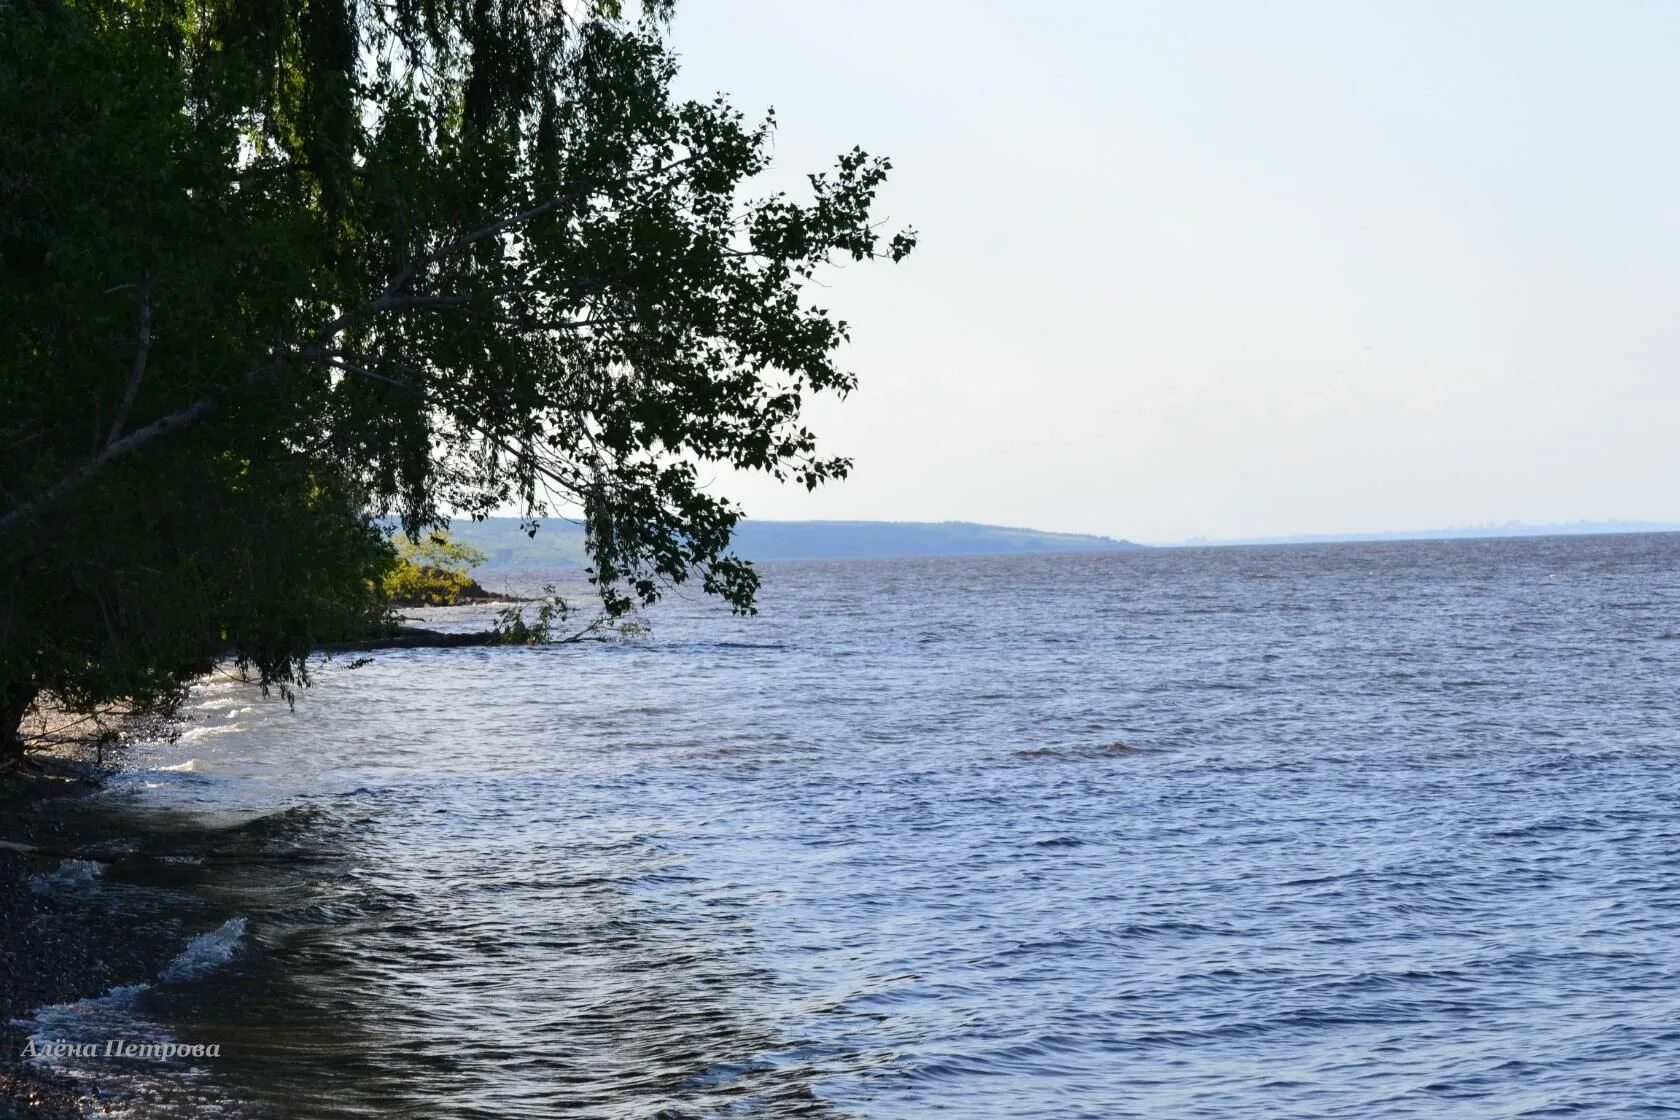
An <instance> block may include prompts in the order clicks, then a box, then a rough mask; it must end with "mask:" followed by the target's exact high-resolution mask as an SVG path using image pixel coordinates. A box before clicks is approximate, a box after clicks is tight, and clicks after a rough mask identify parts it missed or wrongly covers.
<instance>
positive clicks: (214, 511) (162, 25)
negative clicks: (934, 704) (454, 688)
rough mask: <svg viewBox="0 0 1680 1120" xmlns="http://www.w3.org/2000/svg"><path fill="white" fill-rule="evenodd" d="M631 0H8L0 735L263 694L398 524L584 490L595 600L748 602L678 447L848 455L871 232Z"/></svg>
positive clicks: (873, 165) (1, 142)
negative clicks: (205, 688) (813, 292)
mask: <svg viewBox="0 0 1680 1120" xmlns="http://www.w3.org/2000/svg"><path fill="white" fill-rule="evenodd" d="M668 8H669V5H668V4H664V3H654V4H652V5H650V6H649V7H648V8H647V9H646V10H644V12H643V14H642V15H640V16H639V17H637V18H631V17H630V16H627V15H626V14H624V13H623V12H621V11H620V9H619V6H618V5H617V4H616V3H605V2H602V3H596V4H593V5H589V4H568V5H562V4H555V3H547V2H538V0H477V2H475V3H473V4H465V3H460V2H457V0H394V2H392V3H373V2H371V0H125V2H117V0H11V2H10V3H0V740H4V739H5V738H6V737H7V735H8V734H9V727H10V726H15V722H14V721H12V719H11V716H12V714H13V713H14V711H15V709H16V708H17V706H18V704H19V702H22V701H27V698H29V697H32V696H34V695H35V694H36V693H38V692H41V691H50V692H53V693H55V694H56V695H58V696H59V697H61V698H63V699H64V700H65V702H67V703H69V704H71V705H72V706H74V705H94V704H97V703H99V702H101V701H102V700H107V699H112V698H118V697H126V698H132V699H134V700H135V701H137V702H138V703H140V704H142V705H146V704H167V702H168V700H169V699H170V698H171V697H173V696H177V695H179V692H180V689H181V687H182V684H183V682H184V681H186V680H188V679H190V677H191V676H192V675H193V674H195V673H197V672H200V671H202V670H203V669H204V668H206V667H207V666H208V665H209V664H210V663H211V662H212V661H214V660H215V659H216V658H217V657H219V656H222V655H223V654H224V653H227V654H231V655H232V656H234V657H236V658H237V659H239V660H240V662H241V663H242V664H243V665H245V666H246V667H247V668H249V669H251V670H252V671H253V672H254V674H255V675H256V676H257V677H258V679H260V680H261V681H263V682H264V683H265V684H270V683H273V684H278V685H279V686H280V687H282V688H285V687H287V686H288V685H289V684H291V683H293V682H296V681H298V680H300V679H302V672H303V657H304V655H305V654H306V653H307V652H308V650H309V648H310V647H311V645H312V644H313V643H316V642H318V641H321V640H323V639H324V638H326V637H328V636H330V635H333V634H340V633H344V632H345V631H347V630H351V629H354V628H357V627H366V626H368V625H372V624H375V623H377V621H378V617H379V611H380V604H379V603H378V601H377V600H378V595H377V589H378V587H379V586H380V583H381V580H382V577H383V573H384V570H385V569H386V567H388V566H389V564H390V563H391V554H390V548H389V545H388V543H387V542H386V541H385V539H384V537H383V534H382V533H381V532H380V531H379V528H378V524H377V521H376V519H375V518H376V517H377V516H378V515H385V514H395V515H397V516H399V517H400V519H401V521H402V524H403V526H404V528H405V529H406V530H407V531H408V532H409V533H410V534H419V533H422V532H424V531H425V530H427V529H429V528H431V527H434V526H438V525H441V524H443V523H444V521H445V520H446V516H447V515H448V514H450V513H451V512H462V513H466V514H470V515H474V516H482V515H483V514H485V513H487V512H489V511H490V510H492V509H496V508H505V507H507V506H509V505H512V506H516V507H518V508H520V509H521V510H523V511H524V515H525V517H526V519H527V521H528V522H529V524H530V526H531V527H532V529H533V530H534V528H535V525H536V524H537V522H538V521H539V520H540V519H542V518H544V517H546V516H550V515H552V514H553V513H554V512H555V511H557V510H574V509H575V510H580V511H581V514H582V516H583V518H584V521H585V525H586V536H587V546H588V549H589V553H590V557H591V562H592V568H591V575H592V577H593V579H594V580H595V582H596V585H597V588H598V591H599V593H600V596H601V598H602V601H603V607H604V609H605V611H606V612H607V614H608V615H609V616H613V617H616V616H621V615H623V614H625V613H626V612H627V611H629V610H630V609H631V608H632V607H633V606H634V605H635V604H636V603H638V602H641V603H647V602H651V601H652V600H654V599H655V598H657V597H658V596H659V594H660V591H661V588H662V587H663V586H664V585H666V584H668V583H671V582H680V581H683V580H686V579H689V578H695V579H697V580H698V581H699V582H700V584H701V585H702V586H703V587H704V588H705V589H706V590H707V591H710V592H714V593H717V594H720V595H722V596H724V597H725V598H726V599H727V600H728V601H729V602H730V603H731V604H733V605H734V606H735V607H736V609H739V610H750V609H751V607H752V599H753V593H754V590H755V588H756V577H755V576H754V574H753V572H752V569H751V568H750V566H748V565H746V564H744V563H743V562H741V561H740V560H739V559H738V558H737V557H735V556H733V555H732V554H731V553H730V551H729V541H730V535H731V531H732V529H733V528H734V526H735V524H736V521H737V519H738V518H739V510H738V509H737V508H736V507H735V506H734V505H733V504H731V503H729V502H728V501H727V500H726V499H724V498H723V497H720V496H716V495H713V494H710V493H708V492H706V491H705V490H703V489H702V486H701V483H700V479H701V477H702V471H703V470H705V469H707V468H708V467H709V465H714V464H724V465H730V466H733V467H737V468H743V469H749V470H760V471H766V472H769V473H770V474H772V475H774V476H776V477H778V478H785V479H791V480H794V481H797V482H799V483H801V484H803V485H806V486H816V485H818V484H819V483H821V482H823V481H825V480H828V479H831V478H836V477H839V476H842V475H844V474H845V473H846V470H847V467H848V465H849V464H848V463H847V461H846V460H844V459H840V458H833V457H825V456H823V455H822V454H820V453H819V451H818V449H817V443H816V438H815V436H814V435H813V434H812V433H811V432H810V431H809V430H808V429H807V428H806V427H805V426H804V425H803V424H802V423H801V419H800V418H801V414H802V410H803V407H804V404H805V402H806V400H807V399H808V398H809V396H810V395H811V394H813V393H818V392H835V393H840V394H844V393H845V392H846V391H848V390H849V389H850V388H851V387H852V386H853V384H854V380H853V376H852V375H851V374H850V373H849V372H847V371H845V370H844V369H842V368H841V367H840V366H838V365H837V364H836V362H835V351H836V349H837V347H838V346H839V345H840V344H841V343H842V342H843V341H844V340H845V338H846V336H847V326H846V324H845V323H843V322H840V321H837V320H835V319H834V318H833V317H832V316H830V315H829V314H828V313H827V312H825V311H823V310H822V309H820V308H817V307H813V306H811V305H810V304H809V303H808V302H807V300H806V298H805V288H806V285H807V282H808V281H809V280H810V279H811V278H812V277H813V275H814V274H815V272H816V270H817V269H818V268H819V267H821V266H822V265H823V264H824V263H825V262H828V261H831V260H834V259H853V260H863V259H867V258H872V257H876V256H885V257H890V258H892V259H895V260H896V259H898V258H901V257H902V256H903V255H904V254H905V253H907V252H909V250H910V248H911V246H912V244H913V236H912V235H910V234H909V233H899V234H896V235H892V236H890V237H887V236H884V235H882V234H881V233H880V232H879V231H878V229H877V227H876V226H875V224H873V222H872V220H871V217H870V210H871V207H872V205H873V201H874V197H875V194H876V191H877V189H878V188H879V186H880V184H881V183H882V181H883V178H884V176H885V174H886V172H887V168H888V165H887V163H886V161H884V160H878V159H872V158H870V157H868V156H866V155H865V154H864V153H862V152H861V151H854V152H852V153H850V154H848V155H846V156H844V157H842V158H841V160H840V161H839V164H838V166H837V167H836V168H835V169H834V170H833V171H832V172H830V173H828V174H825V175H815V176H812V177H811V178H810V179H809V184H810V189H809V192H808V197H805V198H804V199H802V200H796V199H794V198H791V197H788V196H784V195H780V194H772V195H769V196H766V197H758V198H754V197H751V196H750V195H749V194H748V186H749V183H750V180H751V179H752V178H753V177H754V176H755V175H757V174H758V173H759V172H760V171H762V170H763V169H764V167H765V166H766V163H767V159H768V152H769V146H770V140H771V122H769V121H765V122H762V123H758V124H753V123H749V122H747V121H746V120H744V119H743V118H742V117H741V115H740V114H738V113H736V112H735V111H734V110H732V109H731V108H730V107H729V106H728V105H727V104H725V103H724V102H722V101H721V100H718V101H686V100H681V99H678V98H676V97H674V96H673V94H672V92H671V81H672V78H673V75H674V73H675V62H674V59H673V56H672V54H671V53H670V51H669V49H668V48H667V46H666V45H665V42H664V38H663V34H664V33H663V27H664V25H663V23H662V22H661V19H662V17H664V16H665V15H666V14H668Z"/></svg>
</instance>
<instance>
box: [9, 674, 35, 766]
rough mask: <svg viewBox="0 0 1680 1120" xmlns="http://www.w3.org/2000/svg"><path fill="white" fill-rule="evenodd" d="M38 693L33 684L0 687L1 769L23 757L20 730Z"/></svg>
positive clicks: (14, 684)
mask: <svg viewBox="0 0 1680 1120" xmlns="http://www.w3.org/2000/svg"><path fill="white" fill-rule="evenodd" d="M36 691H37V690H36V688H35V686H34V685H32V684H16V683H13V684H6V685H3V686H0V768H4V767H6V766H7V765H9V764H10V763H13V762H16V761H17V760H18V759H20V758H22V757H23V736H22V734H21V733H20V729H21V728H22V726H23V717H24V716H26V715H28V714H29V706H30V705H31V704H33V703H34V702H35V694H36Z"/></svg>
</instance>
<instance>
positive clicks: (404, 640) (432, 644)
mask: <svg viewBox="0 0 1680 1120" xmlns="http://www.w3.org/2000/svg"><path fill="white" fill-rule="evenodd" d="M497 637H498V635H497V633H496V631H494V630H474V631H473V632H471V633H469V634H445V633H444V632H443V631H441V630H422V629H420V628H419V627H417V626H407V627H404V628H403V629H402V630H400V631H398V632H397V633H395V634H392V635H390V636H388V637H384V638H364V639H362V640H361V641H358V642H326V643H323V644H322V645H318V646H316V647H315V652H316V653H357V652H360V651H362V650H367V649H454V648H456V647H458V646H490V645H495V644H496V640H497Z"/></svg>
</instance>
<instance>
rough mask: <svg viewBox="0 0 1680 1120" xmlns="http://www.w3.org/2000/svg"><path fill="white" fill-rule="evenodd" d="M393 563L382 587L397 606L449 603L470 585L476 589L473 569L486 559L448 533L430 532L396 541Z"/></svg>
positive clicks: (456, 600) (480, 553)
mask: <svg viewBox="0 0 1680 1120" xmlns="http://www.w3.org/2000/svg"><path fill="white" fill-rule="evenodd" d="M396 546H397V555H396V563H395V565H394V566H393V567H392V569H391V570H390V571H389V572H387V573H386V575H385V580H384V582H383V584H382V587H381V589H382V590H383V591H384V592H385V596H386V598H388V599H390V600H391V601H392V602H394V603H396V604H397V605H399V606H449V605H451V604H454V603H457V602H459V601H460V599H461V595H462V593H463V592H465V591H467V590H468V589H469V588H474V589H476V587H477V585H476V584H475V583H474V582H473V578H472V569H474V568H476V567H478V566H479V565H481V564H483V563H484V562H485V560H487V559H489V558H488V557H487V556H485V555H484V553H482V552H480V551H479V550H478V549H476V548H473V547H472V546H471V545H466V544H462V543H460V542H459V541H456V540H453V539H451V538H450V537H449V535H448V534H447V533H441V532H430V533H425V534H423V535H422V536H421V537H420V539H419V540H417V541H411V540H407V539H403V538H399V539H398V540H397V541H396Z"/></svg>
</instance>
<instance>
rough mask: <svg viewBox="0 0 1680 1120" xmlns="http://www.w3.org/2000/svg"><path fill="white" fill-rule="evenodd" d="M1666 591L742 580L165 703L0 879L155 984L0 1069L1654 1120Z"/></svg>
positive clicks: (1664, 1077)
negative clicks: (129, 747) (282, 684)
mask: <svg viewBox="0 0 1680 1120" xmlns="http://www.w3.org/2000/svg"><path fill="white" fill-rule="evenodd" d="M1677 562H1680V535H1674V536H1628V537H1593V538H1572V539H1558V538H1554V539H1544V540H1501V541H1454V542H1405V543H1384V544H1379V545H1328V546H1311V547H1276V548H1239V549H1174V550H1159V551H1147V552H1123V553H1111V554H1102V555H1085V556H1078V555H1064V556H1044V557H1010V558H975V559H952V558H945V559H936V560H905V561H849V562H834V563H812V564H778V565H769V566H766V568H765V570H764V576H765V594H764V601H763V613H762V614H761V615H760V616H758V617H757V618H752V619H736V618H732V617H730V616H728V615H727V614H726V613H724V612H722V611H720V610H719V609H718V608H717V606H716V605H715V604H709V603H706V602H703V601H698V600H689V599H677V600H673V601H671V602H669V603H667V604H664V605H662V606H661V608H659V609H658V610H656V611H655V612H654V614H653V616H652V622H653V631H652V634H651V636H650V637H648V638H647V639H645V640H641V641H638V642H633V643H622V644H601V645H579V646H566V647H555V648H544V649H517V650H488V649H478V650H412V651H389V652H383V653H380V654H378V655H376V656H375V657H374V659H373V661H372V662H371V663H370V664H366V665H364V666H361V667H359V668H354V669H352V668H350V667H349V662H348V659H345V658H340V659H338V660H335V661H333V662H329V663H327V664H325V665H323V666H322V667H321V668H320V670H319V672H318V673H317V681H316V686H315V687H314V688H312V689H310V690H309V691H308V692H306V693H304V694H303V695H302V696H301V697H300V699H299V702H298V704H297V706H296V708H295V710H294V709H288V708H287V706H286V705H285V704H284V703H283V702H280V701H278V700H273V699H266V700H265V699H263V698H262V697H260V696H259V695H258V694H257V693H256V692H255V691H254V690H252V689H250V688H248V687H246V686H243V685H240V684H238V683H236V682H232V681H227V680H212V681H209V682H206V683H205V684H204V685H203V686H202V687H200V688H199V689H198V690H197V691H196V692H195V694H194V698H193V701H192V704H191V706H190V708H189V711H188V715H189V717H190V724H189V727H188V730H187V731H186V733H185V734H184V735H183V736H182V737H181V738H180V739H179V740H178V741H176V742H174V743H156V744H141V745H139V746H137V747H136V748H134V749H133V751H132V752H131V754H130V759H129V761H130V764H131V768H130V769H129V770H128V771H127V772H126V773H125V774H123V775H122V776H120V777H119V778H118V779H117V780H115V781H114V782H113V783H112V785H111V787H110V788H109V789H108V790H107V791H105V792H104V793H102V794H100V795H99V796H98V797H97V798H95V799H93V800H92V801H91V802H90V803H87V804H83V805H79V806H71V807H66V808H65V809H64V810H63V811H64V812H66V813H70V814H75V815H77V816H76V818H75V819H73V820H71V822H70V826H71V828H72V832H73V834H74V835H76V836H77V837H78V838H79V840H78V842H79V843H82V844H84V845H86V846H87V854H92V855H98V856H100V857H101V859H100V860H97V861H88V862H83V863H70V864H65V865H63V866H61V867H57V868H54V869H49V870H47V871H44V872H43V875H42V877H41V878H40V880H39V883H38V887H39V889H40V890H41V891H43V892H47V893H49V894H51V896H52V897H53V898H54V899H55V900H56V905H58V906H60V907H63V908H65V909H66V910H68V911H72V912H74V913H78V914H83V915H85V917H86V920H88V921H90V922H101V923H108V924H109V925H110V926H111V928H112V930H113V935H116V934H117V933H118V931H122V933H123V935H127V936H135V937H146V938H152V939H155V941H156V943H157V945H158V946H159V950H160V952H159V959H160V960H164V961H166V962H167V963H166V964H164V965H163V966H162V967H161V968H160V970H159V973H158V975H157V976H155V977H152V978H150V979H148V980H144V981H143V982H140V983H137V984H133V985H125V986H123V987H122V988H120V989H118V990H116V991H113V992H111V993H108V994H106V995H105V996H104V997H102V998H100V999H95V1000H89V1001H83V1003H80V1004H73V1005H67V1006H60V1007H55V1008H45V1009H42V1010H41V1011H39V1012H37V1013H36V1016H35V1017H34V1020H33V1026H32V1030H33V1031H34V1033H36V1034H37V1035H39V1036H40V1037H43V1038H53V1039H74V1038H80V1037H88V1038H97V1039H107V1038H132V1039H136V1040H142V1041H151V1040H160V1039H163V1038H170V1039H175V1040H179V1041H182V1042H185V1043H189V1044H190V1043H201V1044H216V1045H218V1046H219V1049H220V1056H219V1057H216V1058H213V1059H189V1060H185V1061H178V1062H108V1061H103V1060H75V1061H71V1062H67V1063H66V1064H65V1065H64V1067H63V1068H67V1069H69V1071H70V1072H72V1073H73V1074H75V1075H76V1076H77V1077H79V1078H82V1079H84V1080H85V1081H86V1082H87V1084H89V1086H90V1087H91V1089H92V1090H94V1091H97V1093H98V1098H97V1099H98V1104H97V1107H98V1108H100V1109H104V1110H105V1111H103V1112H97V1113H96V1114H98V1115H125V1114H126V1115H129V1116H135V1117H187V1116H226V1117H273V1118H300V1120H301V1118H312V1120H313V1118H323V1120H330V1118H352V1117H387V1116H413V1117H462V1118H466V1117H484V1118H492V1117H494V1118H502V1117H510V1116H518V1117H612V1118H625V1120H629V1118H646V1117H652V1116H670V1117H736V1116H739V1117H749V1116H750V1117H759V1116H763V1117H784V1116H785V1117H791V1116H815V1117H827V1116H831V1117H858V1118H876V1117H879V1118H883V1120H885V1118H898V1117H904V1116H912V1115H921V1114H925V1113H935V1112H944V1113H947V1114H950V1115H960V1116H970V1117H1020V1116H1033V1117H1068V1118H1072V1117H1081V1118H1083V1117H1091V1118H1098V1117H1102V1118H1112V1117H1130V1116H1136V1117H1160V1116H1174V1117H1221V1118H1223V1117H1232V1118H1236V1117H1242V1118H1253V1117H1276V1118H1279V1120H1282V1118H1289V1120H1299V1118H1303V1117H1332V1116H1334V1117H1344V1116H1360V1117H1467V1118H1468V1117H1475V1118H1483V1117H1487V1118H1492V1117H1516V1116H1531V1117H1544V1116H1562V1115H1566V1114H1580V1115H1591V1116H1595V1117H1616V1116H1628V1117H1632V1116H1649V1115H1655V1114H1657V1113H1659V1112H1662V1111H1664V1110H1665V1109H1669V1108H1672V1106H1673V1102H1674V1100H1675V1099H1676V1095H1677V1092H1680V1060H1677V1058H1676V1055H1680V961H1677V960H1676V958H1675V956H1674V952H1673V949H1674V946H1675V945H1676V944H1677V943H1680V941H1677V937H1680V888H1677V887H1676V885H1675V879H1676V874H1677V872H1680V792H1677V790H1676V786H1677V783H1676V781H1675V776H1674V775H1675V760H1676V757H1677V755H1680V720H1677V718H1676V714H1677V705H1676V703H1675V696H1674V690H1675V682H1676V681H1677V680H1680V672H1677V670H1680V564H1677ZM492 583H494V581H492ZM453 618H454V620H455V624H458V625H461V626H463V627H468V626H471V625H473V624H475V623H476V622H477V621H478V619H477V616H474V615H472V614H470V612H468V613H464V614H457V615H455V616H453ZM96 868H97V869H96Z"/></svg>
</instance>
